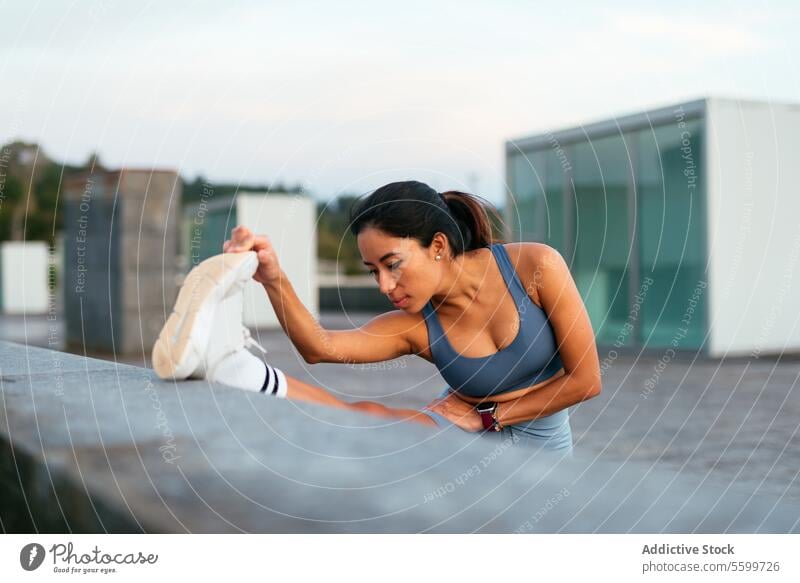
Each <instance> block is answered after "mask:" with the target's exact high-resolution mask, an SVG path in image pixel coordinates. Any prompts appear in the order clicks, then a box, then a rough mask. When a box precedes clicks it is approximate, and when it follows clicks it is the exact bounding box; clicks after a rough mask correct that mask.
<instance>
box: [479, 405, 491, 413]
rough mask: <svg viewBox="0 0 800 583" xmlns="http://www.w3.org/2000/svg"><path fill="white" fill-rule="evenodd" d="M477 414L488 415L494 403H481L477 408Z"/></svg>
mask: <svg viewBox="0 0 800 583" xmlns="http://www.w3.org/2000/svg"><path fill="white" fill-rule="evenodd" d="M477 409H478V413H488V412H489V411H491V410H492V409H494V403H481V404H480V405H478V407H477Z"/></svg>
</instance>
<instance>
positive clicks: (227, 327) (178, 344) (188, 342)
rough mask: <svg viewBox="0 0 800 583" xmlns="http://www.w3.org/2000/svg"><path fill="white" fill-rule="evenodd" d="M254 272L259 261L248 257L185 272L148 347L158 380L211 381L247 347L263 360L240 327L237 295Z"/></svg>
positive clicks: (223, 258)
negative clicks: (171, 306)
mask: <svg viewBox="0 0 800 583" xmlns="http://www.w3.org/2000/svg"><path fill="white" fill-rule="evenodd" d="M257 268H258V256H257V255H256V253H255V252H254V251H248V252H245V253H222V254H220V255H215V256H214V257H210V258H209V259H206V260H205V261H203V262H202V263H200V264H199V265H198V266H197V267H195V268H194V269H192V270H191V271H190V272H189V275H187V276H186V281H184V283H183V286H182V287H181V290H180V292H179V293H178V299H177V301H176V302H175V308H174V309H173V311H172V314H170V316H169V318H168V319H167V322H166V324H164V327H163V328H162V329H161V332H160V333H159V335H158V340H157V341H156V343H155V346H153V354H152V358H153V368H154V369H155V371H156V374H158V376H159V377H161V378H162V379H185V378H189V377H201V378H202V377H205V378H208V379H209V380H212V381H214V380H217V379H215V378H214V377H215V374H214V372H215V370H216V367H217V365H219V363H220V362H222V361H223V360H224V359H225V358H226V357H228V356H230V355H232V354H235V353H236V352H238V351H240V350H246V349H247V347H249V346H255V347H257V348H258V349H259V350H261V351H262V352H263V353H265V354H266V352H267V351H266V350H265V349H264V348H263V347H262V346H260V345H259V344H258V343H257V342H256V341H255V340H253V338H252V337H251V336H250V331H249V330H248V329H247V328H246V327H245V326H244V325H243V324H242V308H243V293H242V292H243V290H244V286H245V284H246V283H247V282H248V281H250V279H251V278H252V277H253V274H254V273H255V271H256V269H257ZM252 358H255V357H252Z"/></svg>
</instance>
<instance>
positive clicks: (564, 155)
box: [544, 145, 572, 254]
mask: <svg viewBox="0 0 800 583" xmlns="http://www.w3.org/2000/svg"><path fill="white" fill-rule="evenodd" d="M568 154H569V148H567V147H562V146H560V145H555V147H551V148H550V149H548V150H547V152H546V153H545V173H544V174H545V183H544V213H545V225H544V233H545V236H544V241H545V242H546V243H547V244H548V245H550V246H551V247H553V248H555V249H558V250H559V251H560V252H561V253H562V254H564V253H566V241H565V234H564V226H565V220H564V185H565V184H567V183H568V177H567V174H568V173H569V171H570V170H571V168H572V165H571V163H570V162H569V157H568Z"/></svg>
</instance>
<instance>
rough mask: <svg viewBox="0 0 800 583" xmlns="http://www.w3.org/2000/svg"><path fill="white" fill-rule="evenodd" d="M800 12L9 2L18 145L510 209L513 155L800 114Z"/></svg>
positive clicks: (11, 130)
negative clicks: (542, 142)
mask: <svg viewBox="0 0 800 583" xmlns="http://www.w3.org/2000/svg"><path fill="white" fill-rule="evenodd" d="M794 5H796V3H793V2H758V1H751V2H704V3H696V2H670V3H668V5H667V3H664V2H661V3H657V2H653V3H646V2H611V1H609V2H603V3H600V2H552V1H551V2H546V3H545V2H522V1H512V0H506V1H502V0H495V1H483V2H475V1H469V0H466V1H463V0H462V1H459V2H436V1H429V2H416V1H405V2H402V3H397V2H392V3H389V2H376V1H371V2H357V1H348V0H342V1H337V2H332V1H329V2H310V1H303V0H296V1H295V2H264V1H262V2H236V1H233V0H230V1H226V2H208V1H205V0H199V1H198V0H196V1H194V2H146V1H141V2H129V1H123V0H107V1H104V0H87V1H80V2H75V1H73V2H70V1H56V0H53V1H39V2H37V1H35V0H30V1H23V0H18V1H16V2H8V1H5V2H4V1H3V0H0V79H2V81H1V82H0V142H3V143H5V142H7V141H9V140H11V139H23V140H26V141H33V142H37V143H39V144H40V145H41V146H42V147H43V148H44V151H45V153H46V154H47V155H48V156H50V157H51V158H53V159H55V160H57V161H64V162H68V163H81V162H84V161H85V160H86V159H87V158H88V156H89V154H90V153H91V152H93V151H97V152H99V154H100V158H101V160H102V161H103V163H104V164H105V165H106V166H108V167H120V166H133V167H142V166H144V167H148V168H149V167H156V168H174V169H177V170H179V171H180V172H181V174H182V175H183V176H184V177H185V178H187V179H192V178H194V177H195V176H197V175H203V176H205V177H207V178H209V179H211V180H214V181H230V182H241V183H272V182H284V183H290V184H296V183H299V184H302V185H303V186H304V187H305V188H306V189H307V190H308V191H309V192H310V193H311V194H312V196H314V197H315V198H317V199H320V200H324V199H330V198H331V197H333V196H336V195H338V194H340V193H356V194H360V193H364V192H368V191H370V190H372V189H374V188H377V187H379V186H380V185H382V184H385V183H388V182H392V181H394V180H408V179H415V180H421V181H423V182H427V183H428V184H430V185H431V186H433V187H435V188H437V189H438V190H440V191H442V190H448V189H466V190H469V191H472V192H475V193H477V194H479V195H481V196H484V197H485V198H487V199H489V200H491V201H493V202H495V203H502V202H503V200H504V193H505V186H504V144H505V142H506V141H507V140H509V139H514V138H519V137H524V136H526V135H532V134H537V133H542V132H546V131H550V130H556V129H561V128H564V127H571V126H577V125H581V124H587V123H591V122H594V121H598V120H600V119H606V118H612V117H614V116H621V115H626V114H630V113H635V112H638V111H644V110H648V109H652V108H657V107H662V106H668V105H672V104H674V103H678V102H681V101H690V100H694V99H697V98H700V97H704V96H716V97H732V98H748V99H759V100H766V101H775V102H794V103H800V69H798V64H799V63H798V60H800V59H798V57H799V56H800V40H799V39H798V37H799V36H800V35H798V33H797V31H798V30H800V8H796V7H795V6H794Z"/></svg>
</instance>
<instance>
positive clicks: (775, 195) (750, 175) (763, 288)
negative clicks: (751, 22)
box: [705, 99, 800, 356]
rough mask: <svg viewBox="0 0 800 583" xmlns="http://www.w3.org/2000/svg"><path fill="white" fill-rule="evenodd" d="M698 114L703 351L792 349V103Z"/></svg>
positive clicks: (798, 151) (799, 147) (798, 306)
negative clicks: (703, 182) (702, 157)
mask: <svg viewBox="0 0 800 583" xmlns="http://www.w3.org/2000/svg"><path fill="white" fill-rule="evenodd" d="M707 112H708V117H707V127H706V135H707V151H706V160H707V163H706V165H705V167H706V168H707V177H706V179H707V193H708V195H707V200H708V206H707V209H708V212H707V217H708V218H707V220H708V251H709V263H710V276H709V292H708V293H709V294H710V297H709V300H710V302H709V310H708V311H709V325H710V329H711V336H710V339H709V343H708V352H709V354H710V355H711V356H723V355H726V354H727V355H758V354H762V353H781V352H786V351H793V352H797V351H800V326H798V322H797V319H798V314H799V313H800V261H799V258H800V220H798V217H800V106H793V105H783V104H770V103H758V102H749V101H733V100H722V99H710V100H709V101H708V109H707Z"/></svg>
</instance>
